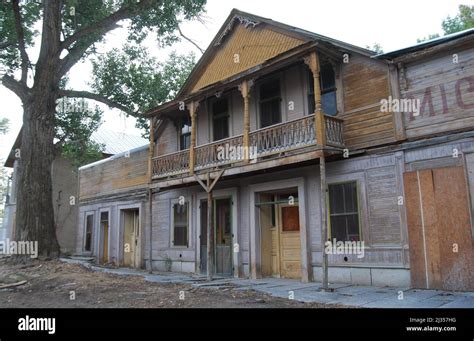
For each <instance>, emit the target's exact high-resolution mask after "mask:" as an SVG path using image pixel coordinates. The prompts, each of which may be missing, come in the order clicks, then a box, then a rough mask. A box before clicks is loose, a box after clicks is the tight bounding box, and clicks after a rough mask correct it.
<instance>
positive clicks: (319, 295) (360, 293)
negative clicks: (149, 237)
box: [61, 258, 474, 308]
mask: <svg viewBox="0 0 474 341" xmlns="http://www.w3.org/2000/svg"><path fill="white" fill-rule="evenodd" d="M61 260H62V261H64V262H67V263H78V264H82V265H83V266H85V267H87V268H90V269H91V270H93V271H101V272H107V273H113V274H116V275H124V276H127V275H128V276H130V275H132V276H142V277H144V279H145V280H147V281H150V282H157V283H181V284H189V285H191V286H193V287H196V288H212V289H216V290H219V289H224V288H226V289H227V288H233V289H234V290H255V291H258V292H262V293H266V294H268V295H271V296H274V297H282V298H287V299H294V300H296V301H302V302H315V303H324V304H340V305H347V306H348V307H362V308H474V292H452V291H441V290H421V289H408V288H392V287H373V286H356V285H348V284H331V285H330V288H332V289H334V292H323V291H321V290H320V288H321V283H316V282H311V283H301V282H300V281H297V280H289V279H277V278H264V279H257V280H253V279H244V278H215V279H214V280H212V281H210V282H209V281H207V279H206V277H204V276H199V275H196V274H184V273H172V272H160V273H158V272H154V273H153V274H149V273H147V272H145V271H143V270H137V269H125V268H107V267H102V266H96V265H93V264H91V263H89V262H87V261H82V260H75V259H66V258H63V259H61Z"/></svg>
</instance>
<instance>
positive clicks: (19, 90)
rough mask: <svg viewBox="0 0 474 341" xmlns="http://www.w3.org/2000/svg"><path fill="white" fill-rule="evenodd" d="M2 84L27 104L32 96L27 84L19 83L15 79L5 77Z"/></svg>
mask: <svg viewBox="0 0 474 341" xmlns="http://www.w3.org/2000/svg"><path fill="white" fill-rule="evenodd" d="M2 84H3V85H4V86H5V87H6V88H7V89H9V90H11V91H13V92H14V93H15V95H17V96H18V97H20V99H21V100H22V101H23V102H25V101H26V100H27V99H28V96H29V95H30V89H29V88H28V87H27V86H26V84H25V83H23V82H20V81H17V80H16V79H15V78H13V77H12V76H9V75H5V76H3V78H2Z"/></svg>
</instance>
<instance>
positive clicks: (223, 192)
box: [194, 187, 242, 278]
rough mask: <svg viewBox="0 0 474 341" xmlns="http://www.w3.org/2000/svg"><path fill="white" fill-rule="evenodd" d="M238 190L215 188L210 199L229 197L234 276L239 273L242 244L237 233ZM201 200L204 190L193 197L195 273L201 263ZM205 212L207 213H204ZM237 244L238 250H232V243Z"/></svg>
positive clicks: (203, 196)
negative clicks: (194, 214)
mask: <svg viewBox="0 0 474 341" xmlns="http://www.w3.org/2000/svg"><path fill="white" fill-rule="evenodd" d="M237 192H238V190H237V188H235V187H232V188H225V189H217V190H213V191H212V199H213V200H215V199H227V198H230V199H231V204H232V208H231V212H232V234H233V235H234V237H233V238H232V245H231V248H232V249H231V251H232V267H233V269H234V271H233V276H234V277H235V278H238V277H239V275H240V274H241V271H240V267H241V262H240V259H241V258H240V253H241V252H242V244H241V241H240V235H239V225H238V223H239V219H238V215H237V214H238V212H239V210H238V207H239V204H238V201H237V199H238V194H237ZM201 200H207V193H206V192H200V193H198V194H197V195H196V197H195V207H196V208H197V209H196V220H195V221H196V231H195V238H194V240H195V244H196V247H195V252H196V262H195V269H194V271H195V273H196V274H200V273H201V270H200V265H201V245H200V241H199V236H200V234H201V208H200V206H201V205H200V204H201ZM206 214H207V213H206ZM236 243H237V244H238V245H239V252H234V245H235V244H236Z"/></svg>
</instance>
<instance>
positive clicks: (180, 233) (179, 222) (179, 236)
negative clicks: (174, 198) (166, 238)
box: [173, 203, 188, 247]
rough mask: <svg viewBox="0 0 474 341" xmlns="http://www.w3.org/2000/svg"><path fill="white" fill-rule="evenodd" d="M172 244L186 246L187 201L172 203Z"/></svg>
mask: <svg viewBox="0 0 474 341" xmlns="http://www.w3.org/2000/svg"><path fill="white" fill-rule="evenodd" d="M173 245H174V246H186V247H187V246H188V203H184V204H175V205H173Z"/></svg>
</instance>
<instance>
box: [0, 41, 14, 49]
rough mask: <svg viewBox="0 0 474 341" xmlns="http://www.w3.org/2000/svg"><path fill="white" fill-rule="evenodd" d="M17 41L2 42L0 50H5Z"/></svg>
mask: <svg viewBox="0 0 474 341" xmlns="http://www.w3.org/2000/svg"><path fill="white" fill-rule="evenodd" d="M15 44H16V43H15V42H12V41H3V42H1V43H0V50H4V49H6V48H7V47H10V46H13V45H15Z"/></svg>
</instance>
